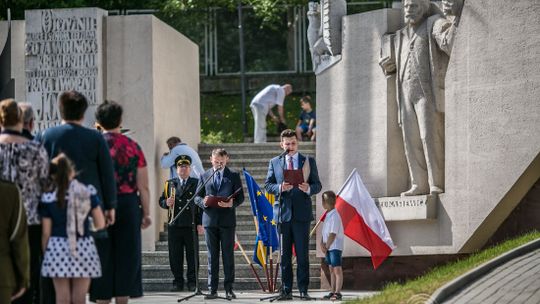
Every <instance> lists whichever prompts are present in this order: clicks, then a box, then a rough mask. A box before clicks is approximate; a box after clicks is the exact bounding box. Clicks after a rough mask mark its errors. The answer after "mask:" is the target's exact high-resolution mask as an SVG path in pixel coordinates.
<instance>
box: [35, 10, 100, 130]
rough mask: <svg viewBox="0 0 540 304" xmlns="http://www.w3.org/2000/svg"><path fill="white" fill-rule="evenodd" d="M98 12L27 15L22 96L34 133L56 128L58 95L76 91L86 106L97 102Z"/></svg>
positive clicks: (98, 100) (36, 12)
mask: <svg viewBox="0 0 540 304" xmlns="http://www.w3.org/2000/svg"><path fill="white" fill-rule="evenodd" d="M105 14H106V12H105V11H102V10H99V9H65V10H32V11H27V12H26V18H25V19H26V44H25V55H26V71H25V74H26V98H27V101H28V102H31V103H32V106H33V107H34V109H35V110H36V129H37V130H43V129H46V128H49V127H52V126H55V125H58V124H60V122H61V118H60V114H59V111H58V106H57V99H58V95H59V94H60V93H61V92H63V91H66V90H77V91H79V92H81V93H82V94H84V95H85V96H86V98H87V99H88V102H89V104H90V107H92V106H95V105H97V104H99V103H101V102H102V98H103V97H102V96H103V92H102V87H103V76H102V74H103V69H102V57H103V52H102V43H101V39H102V33H101V31H102V27H101V25H102V20H103V16H104V15H105Z"/></svg>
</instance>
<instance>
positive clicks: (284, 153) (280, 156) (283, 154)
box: [279, 149, 290, 158]
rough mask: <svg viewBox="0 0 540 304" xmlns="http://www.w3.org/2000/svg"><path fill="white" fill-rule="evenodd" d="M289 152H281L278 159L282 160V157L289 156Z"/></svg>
mask: <svg viewBox="0 0 540 304" xmlns="http://www.w3.org/2000/svg"><path fill="white" fill-rule="evenodd" d="M289 151H290V150H289V149H287V150H285V151H283V152H282V153H281V154H280V155H279V158H283V156H285V155H287V154H289Z"/></svg>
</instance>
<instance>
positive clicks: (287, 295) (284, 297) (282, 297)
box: [277, 292, 292, 301]
mask: <svg viewBox="0 0 540 304" xmlns="http://www.w3.org/2000/svg"><path fill="white" fill-rule="evenodd" d="M277 300H278V301H289V300H292V293H290V292H281V294H280V295H279V298H278V299H277Z"/></svg>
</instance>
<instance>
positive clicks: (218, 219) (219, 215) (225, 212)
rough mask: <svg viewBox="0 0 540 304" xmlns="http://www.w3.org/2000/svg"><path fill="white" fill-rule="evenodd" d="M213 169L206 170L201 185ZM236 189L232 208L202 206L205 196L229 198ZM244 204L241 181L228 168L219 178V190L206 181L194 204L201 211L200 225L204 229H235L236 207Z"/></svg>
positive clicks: (238, 175)
mask: <svg viewBox="0 0 540 304" xmlns="http://www.w3.org/2000/svg"><path fill="white" fill-rule="evenodd" d="M213 171H214V169H212V168H210V169H209V170H206V171H205V172H204V174H203V175H202V177H201V180H200V181H199V184H200V185H202V183H204V181H205V180H207V179H208V178H209V177H210V176H211V175H212V174H213V173H214V172H213ZM238 188H240V189H241V190H240V192H239V193H238V194H237V195H236V196H235V198H234V199H233V206H232V207H231V208H213V207H205V206H204V197H205V196H207V195H208V196H211V195H213V196H225V197H227V196H230V195H231V194H233V193H234V191H236V190H237V189H238ZM243 202H244V190H243V187H242V181H241V180H240V174H238V173H237V172H234V171H231V170H230V169H229V168H228V167H225V169H224V170H223V177H222V178H221V185H220V186H219V189H216V187H215V186H214V183H213V180H212V179H211V180H210V181H208V183H207V184H206V186H205V187H204V189H202V190H201V192H200V193H199V196H197V197H196V198H195V203H196V204H197V205H198V206H199V207H201V209H203V211H204V212H203V216H202V223H203V226H204V227H236V207H238V206H240V204H242V203H243Z"/></svg>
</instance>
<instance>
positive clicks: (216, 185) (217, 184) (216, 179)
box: [214, 171, 221, 189]
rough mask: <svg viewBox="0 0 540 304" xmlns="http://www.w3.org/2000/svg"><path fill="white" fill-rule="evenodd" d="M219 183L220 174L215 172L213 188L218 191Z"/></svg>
mask: <svg viewBox="0 0 540 304" xmlns="http://www.w3.org/2000/svg"><path fill="white" fill-rule="evenodd" d="M220 183H221V173H220V172H219V171H218V172H216V178H214V186H215V187H216V189H219V184H220Z"/></svg>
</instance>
